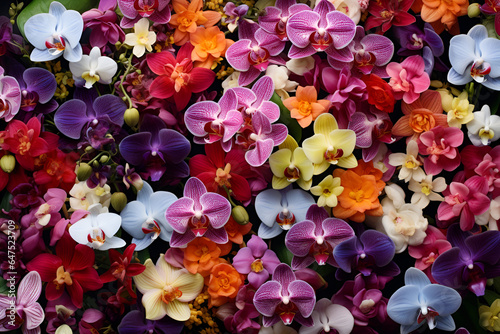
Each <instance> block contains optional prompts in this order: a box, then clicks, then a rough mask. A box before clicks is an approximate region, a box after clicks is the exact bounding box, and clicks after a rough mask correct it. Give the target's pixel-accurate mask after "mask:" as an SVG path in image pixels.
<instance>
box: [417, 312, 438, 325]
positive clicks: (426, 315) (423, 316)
mask: <svg viewBox="0 0 500 334" xmlns="http://www.w3.org/2000/svg"><path fill="white" fill-rule="evenodd" d="M438 315H439V313H438V312H436V311H435V310H433V309H432V308H430V307H422V309H421V310H420V312H419V314H418V318H417V323H419V324H420V323H421V322H422V321H424V320H427V324H428V325H429V328H430V329H434V327H436V322H435V319H434V318H435V317H437V316H438Z"/></svg>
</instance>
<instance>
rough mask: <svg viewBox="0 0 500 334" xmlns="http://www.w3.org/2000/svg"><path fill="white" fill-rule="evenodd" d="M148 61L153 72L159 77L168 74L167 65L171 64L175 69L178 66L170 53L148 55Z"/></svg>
mask: <svg viewBox="0 0 500 334" xmlns="http://www.w3.org/2000/svg"><path fill="white" fill-rule="evenodd" d="M146 61H147V63H148V67H149V68H150V69H151V71H153V72H154V73H155V74H158V75H163V74H166V71H165V65H167V64H170V65H173V66H174V67H175V64H176V62H175V57H174V56H173V55H172V54H171V53H170V52H168V51H163V52H159V53H148V54H147V55H146Z"/></svg>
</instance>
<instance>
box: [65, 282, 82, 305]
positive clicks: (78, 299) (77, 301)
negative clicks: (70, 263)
mask: <svg viewBox="0 0 500 334" xmlns="http://www.w3.org/2000/svg"><path fill="white" fill-rule="evenodd" d="M71 277H72V278H73V275H71ZM66 289H67V290H68V293H69V296H70V297H71V302H73V305H75V306H76V307H78V308H82V306H83V289H82V286H81V285H80V284H79V282H78V281H77V280H75V279H73V284H71V285H66Z"/></svg>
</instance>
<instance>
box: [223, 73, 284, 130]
mask: <svg viewBox="0 0 500 334" xmlns="http://www.w3.org/2000/svg"><path fill="white" fill-rule="evenodd" d="M232 90H233V91H234V92H235V93H236V95H237V96H238V110H242V114H243V116H244V117H245V118H248V117H252V115H253V114H254V113H255V112H261V113H263V114H264V115H265V116H266V117H267V118H268V119H269V121H270V122H271V123H274V122H276V121H277V120H278V118H279V117H280V109H279V107H278V105H277V104H276V103H274V102H271V101H269V100H270V99H271V96H273V94H274V83H273V80H272V79H271V77H269V76H267V75H265V76H263V77H262V78H260V79H259V80H257V82H255V84H254V85H253V86H252V89H251V90H250V89H248V88H245V87H235V88H233V89H232Z"/></svg>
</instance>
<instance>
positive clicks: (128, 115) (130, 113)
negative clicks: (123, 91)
mask: <svg viewBox="0 0 500 334" xmlns="http://www.w3.org/2000/svg"><path fill="white" fill-rule="evenodd" d="M123 119H124V121H125V123H126V124H127V125H128V126H130V127H134V126H136V125H137V123H139V111H138V110H137V109H136V108H129V109H127V110H125V114H124V115H123Z"/></svg>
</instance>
